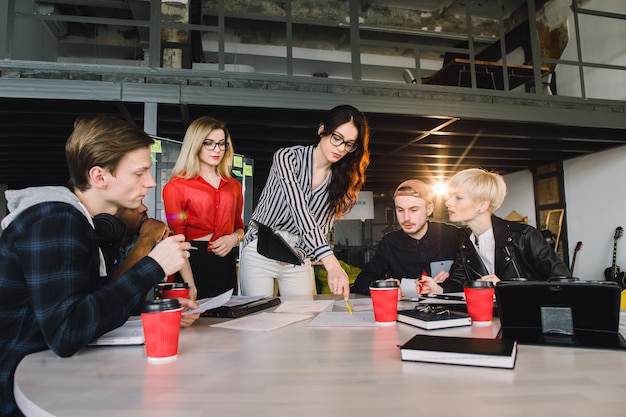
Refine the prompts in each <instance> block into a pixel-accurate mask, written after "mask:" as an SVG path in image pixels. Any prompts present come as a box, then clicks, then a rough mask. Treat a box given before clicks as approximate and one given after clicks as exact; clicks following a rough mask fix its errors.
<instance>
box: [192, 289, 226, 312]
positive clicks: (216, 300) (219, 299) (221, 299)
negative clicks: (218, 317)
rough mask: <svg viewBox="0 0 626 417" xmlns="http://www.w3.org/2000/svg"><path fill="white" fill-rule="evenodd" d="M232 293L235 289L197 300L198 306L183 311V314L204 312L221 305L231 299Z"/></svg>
mask: <svg viewBox="0 0 626 417" xmlns="http://www.w3.org/2000/svg"><path fill="white" fill-rule="evenodd" d="M232 295H233V290H228V291H226V292H225V293H222V294H220V295H217V296H215V297H210V298H203V299H201V300H197V301H196V304H198V308H194V309H193V310H187V311H183V316H185V315H187V314H193V313H202V312H204V311H207V310H210V309H212V308H217V307H221V306H223V305H224V304H226V303H227V302H228V301H229V300H230V297H231V296H232Z"/></svg>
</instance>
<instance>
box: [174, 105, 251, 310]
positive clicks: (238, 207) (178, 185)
mask: <svg viewBox="0 0 626 417" xmlns="http://www.w3.org/2000/svg"><path fill="white" fill-rule="evenodd" d="M233 153H234V150H233V145H232V141H231V138H230V134H229V132H228V129H227V128H226V125H225V124H224V122H221V121H219V120H216V119H214V118H213V117H209V116H203V117H200V118H198V119H196V120H194V121H193V122H192V123H191V125H189V127H188V128H187V132H186V133H185V138H184V139H183V145H182V148H181V150H180V155H179V156H178V159H177V160H176V164H175V165H174V169H173V171H172V179H170V181H168V182H167V184H165V187H164V188H163V204H164V206H165V213H166V215H167V224H168V226H169V227H170V229H171V230H172V231H173V232H174V233H175V234H179V233H182V234H184V235H185V238H186V239H187V240H188V241H190V243H191V245H192V246H194V247H196V248H198V250H193V251H191V257H190V259H189V262H190V267H191V272H192V273H193V278H194V281H195V284H196V287H197V290H198V292H197V294H198V299H201V298H206V297H213V296H215V295H218V294H221V293H223V292H225V291H228V290H229V289H231V288H235V287H236V283H237V272H236V251H233V248H235V247H236V246H238V245H239V242H241V240H242V238H243V235H244V224H243V218H242V210H243V194H242V189H241V184H240V183H239V182H238V181H237V180H236V179H235V178H232V177H231V174H230V170H231V168H232V160H233ZM180 273H181V274H185V273H188V271H181V272H180ZM177 280H178V281H182V279H181V277H180V276H178V277H177Z"/></svg>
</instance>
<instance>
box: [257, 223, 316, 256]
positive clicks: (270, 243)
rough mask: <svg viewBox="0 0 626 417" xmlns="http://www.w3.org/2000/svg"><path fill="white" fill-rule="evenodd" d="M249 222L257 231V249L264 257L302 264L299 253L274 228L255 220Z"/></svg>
mask: <svg viewBox="0 0 626 417" xmlns="http://www.w3.org/2000/svg"><path fill="white" fill-rule="evenodd" d="M250 223H251V224H252V225H253V226H254V227H256V229H257V230H258V231H259V238H258V243H257V251H258V252H259V253H260V254H261V255H263V256H265V257H266V258H270V259H274V260H276V261H280V262H285V263H288V264H292V265H302V264H304V261H303V260H302V258H301V257H300V254H299V253H298V252H297V251H296V250H295V249H294V248H292V247H291V245H290V244H289V243H287V241H286V240H285V239H284V238H283V237H282V236H281V235H280V234H278V233H277V232H276V231H275V230H273V229H272V228H271V227H268V226H266V225H264V224H262V223H259V222H258V221H256V220H251V221H250Z"/></svg>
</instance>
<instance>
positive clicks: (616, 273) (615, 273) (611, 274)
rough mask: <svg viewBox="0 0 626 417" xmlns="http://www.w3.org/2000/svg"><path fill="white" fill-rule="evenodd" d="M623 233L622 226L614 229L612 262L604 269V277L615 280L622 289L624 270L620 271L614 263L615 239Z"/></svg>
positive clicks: (625, 282)
mask: <svg viewBox="0 0 626 417" xmlns="http://www.w3.org/2000/svg"><path fill="white" fill-rule="evenodd" d="M623 233H624V229H623V228H622V226H619V227H617V229H615V235H614V236H613V264H612V265H611V266H610V267H609V268H606V269H605V270H604V278H606V280H607V281H614V282H617V283H618V284H619V286H620V287H621V288H622V289H624V286H625V285H626V280H625V279H624V272H622V271H620V267H619V266H618V265H617V263H616V258H617V240H618V239H619V238H620V237H622V234H623Z"/></svg>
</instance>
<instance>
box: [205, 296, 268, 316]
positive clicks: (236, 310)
mask: <svg viewBox="0 0 626 417" xmlns="http://www.w3.org/2000/svg"><path fill="white" fill-rule="evenodd" d="M279 304H280V298H278V297H264V298H262V299H260V300H256V301H251V302H249V303H246V304H241V305H237V306H232V307H227V306H221V307H216V308H213V309H211V310H207V311H206V312H205V314H203V315H204V316H207V317H227V318H237V317H243V316H247V315H248V314H251V313H256V312H257V311H261V310H265V309H267V308H271V307H274V306H277V305H279Z"/></svg>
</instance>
